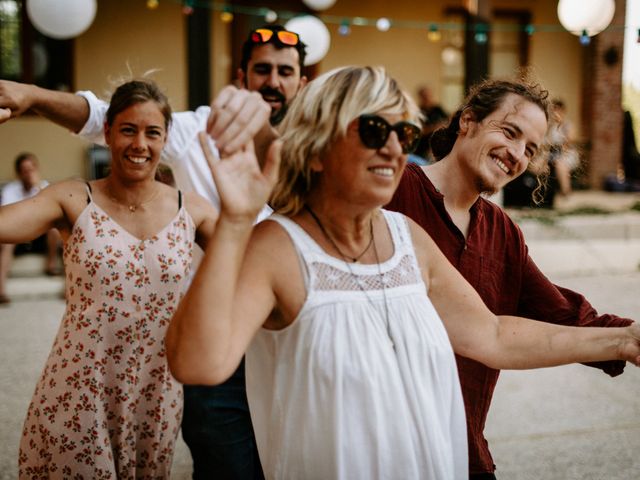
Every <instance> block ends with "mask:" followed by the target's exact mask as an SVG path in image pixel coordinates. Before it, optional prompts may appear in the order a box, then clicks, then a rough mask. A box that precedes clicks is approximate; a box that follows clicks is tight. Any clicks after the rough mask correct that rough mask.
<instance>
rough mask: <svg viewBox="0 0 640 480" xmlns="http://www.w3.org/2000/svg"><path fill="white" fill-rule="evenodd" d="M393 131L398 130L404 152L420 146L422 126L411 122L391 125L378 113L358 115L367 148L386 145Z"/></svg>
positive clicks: (361, 134)
mask: <svg viewBox="0 0 640 480" xmlns="http://www.w3.org/2000/svg"><path fill="white" fill-rule="evenodd" d="M391 132H396V135H398V141H399V142H400V146H401V147H402V153H411V152H413V151H414V150H415V149H416V147H417V146H418V140H420V133H421V132H420V128H419V127H418V126H417V125H414V124H413V123H409V122H398V123H395V124H393V125H391V124H390V123H389V122H387V121H386V120H385V119H384V118H382V117H380V116H378V115H360V116H359V117H358V133H359V134H360V140H361V141H362V143H363V144H364V146H365V147H367V148H375V149H376V150H377V149H378V148H382V147H384V145H385V144H386V143H387V140H388V139H389V135H390V134H391Z"/></svg>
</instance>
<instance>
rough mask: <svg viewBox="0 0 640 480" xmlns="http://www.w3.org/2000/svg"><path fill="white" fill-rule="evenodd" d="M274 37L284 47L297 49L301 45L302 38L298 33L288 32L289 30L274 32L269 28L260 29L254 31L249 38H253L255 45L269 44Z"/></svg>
mask: <svg viewBox="0 0 640 480" xmlns="http://www.w3.org/2000/svg"><path fill="white" fill-rule="evenodd" d="M274 35H275V36H276V39H277V40H278V42H280V43H281V44H283V45H289V46H292V47H295V46H296V45H298V43H300V37H299V36H298V34H297V33H294V32H288V31H287V30H278V31H275V32H274V31H273V30H269V29H268V28H258V29H257V30H254V31H253V32H251V35H250V37H249V38H251V41H252V42H253V43H269V42H270V41H271V39H272V38H273V36H274Z"/></svg>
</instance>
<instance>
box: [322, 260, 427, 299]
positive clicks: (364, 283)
mask: <svg viewBox="0 0 640 480" xmlns="http://www.w3.org/2000/svg"><path fill="white" fill-rule="evenodd" d="M362 266H363V265H357V264H356V265H353V266H352V269H356V268H358V267H360V268H362ZM345 268H346V266H345ZM310 269H311V272H312V275H313V276H315V279H316V281H315V283H314V289H315V290H319V291H332V290H347V291H355V290H382V287H383V285H382V282H384V288H387V289H388V288H395V287H402V286H405V285H413V284H415V283H418V282H419V281H420V280H421V278H420V272H419V271H417V268H416V267H415V262H414V261H413V259H412V258H411V256H410V255H404V256H403V257H402V258H401V259H400V261H399V262H398V264H397V265H396V266H395V267H393V268H392V269H391V270H389V271H386V272H383V273H382V278H381V277H380V275H379V274H378V272H375V273H371V274H359V273H357V272H355V271H354V272H353V273H351V272H349V271H344V270H342V269H339V268H336V267H334V266H332V265H329V264H327V263H323V262H312V263H311V268H310Z"/></svg>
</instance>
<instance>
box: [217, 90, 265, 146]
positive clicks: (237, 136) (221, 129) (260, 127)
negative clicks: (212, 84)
mask: <svg viewBox="0 0 640 480" xmlns="http://www.w3.org/2000/svg"><path fill="white" fill-rule="evenodd" d="M270 114H271V107H270V106H269V104H268V103H267V102H265V101H264V100H263V99H262V96H261V95H260V94H259V93H258V92H250V91H249V90H239V89H237V88H236V87H234V86H231V85H229V86H227V87H225V88H224V89H222V91H221V92H220V94H219V95H218V97H217V98H216V99H215V100H214V101H213V103H212V104H211V114H210V115H209V119H208V121H207V132H208V133H209V135H211V137H212V138H214V139H215V140H216V145H217V147H218V150H219V151H220V153H221V155H222V156H223V157H224V156H226V155H230V154H233V153H234V152H236V151H238V150H239V149H241V148H242V147H243V146H244V145H246V143H247V142H248V141H249V140H252V139H253V138H254V137H255V136H256V135H258V136H265V135H266V136H269V135H270V134H271V126H270V125H269V115H270ZM256 141H257V142H258V143H260V141H259V139H256Z"/></svg>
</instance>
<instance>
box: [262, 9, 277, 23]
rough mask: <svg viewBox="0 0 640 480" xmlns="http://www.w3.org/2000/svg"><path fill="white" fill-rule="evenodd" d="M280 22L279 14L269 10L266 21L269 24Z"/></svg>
mask: <svg viewBox="0 0 640 480" xmlns="http://www.w3.org/2000/svg"><path fill="white" fill-rule="evenodd" d="M276 20H278V14H277V13H276V12H274V11H273V10H267V13H265V14H264V21H265V22H267V23H273V22H275V21H276Z"/></svg>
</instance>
